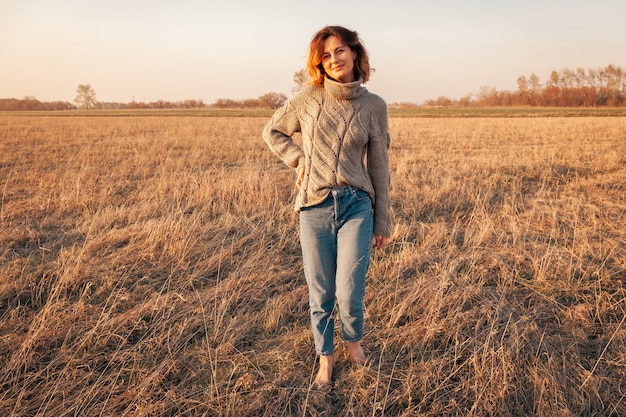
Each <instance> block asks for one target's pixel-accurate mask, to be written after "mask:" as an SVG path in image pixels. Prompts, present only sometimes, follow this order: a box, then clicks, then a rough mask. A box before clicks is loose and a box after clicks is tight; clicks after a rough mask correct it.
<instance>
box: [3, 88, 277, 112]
mask: <svg viewBox="0 0 626 417" xmlns="http://www.w3.org/2000/svg"><path fill="white" fill-rule="evenodd" d="M84 92H86V93H90V91H89V90H87V89H85V90H84ZM79 96H80V94H79ZM79 96H77V98H76V100H75V103H70V102H67V101H54V102H42V101H39V100H37V99H36V98H35V97H24V98H23V99H16V98H4V99H0V111H28V110H77V109H82V110H126V109H206V108H216V109H277V108H279V107H280V106H282V105H283V104H284V103H285V102H286V101H287V96H286V95H285V94H282V93H266V94H264V95H262V96H261V97H259V98H254V99H245V100H231V99H224V98H221V99H218V100H216V101H215V102H214V103H213V104H205V103H204V101H202V100H183V101H167V100H157V101H153V102H143V101H135V100H133V101H131V102H130V103H118V102H103V101H96V100H95V92H93V94H87V95H86V96H80V97H79Z"/></svg>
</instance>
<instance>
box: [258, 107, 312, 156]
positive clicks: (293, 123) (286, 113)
mask: <svg viewBox="0 0 626 417" xmlns="http://www.w3.org/2000/svg"><path fill="white" fill-rule="evenodd" d="M296 132H300V121H299V118H298V114H297V111H296V109H295V108H294V106H293V104H292V102H291V101H289V102H287V103H286V104H285V105H284V106H283V107H281V108H280V109H278V110H276V112H275V113H274V115H273V116H272V118H271V119H270V121H269V122H268V123H267V124H266V125H265V128H264V129H263V140H264V141H265V143H267V145H268V146H269V148H270V150H271V151H272V152H273V153H274V154H276V156H278V157H279V158H280V159H281V160H282V161H283V162H284V163H285V164H286V165H287V166H289V167H292V168H298V167H299V166H300V165H301V164H302V163H303V162H304V152H303V151H302V148H301V147H300V146H299V145H298V144H297V143H295V142H294V140H293V138H292V136H293V134H294V133H296Z"/></svg>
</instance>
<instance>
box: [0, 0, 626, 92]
mask: <svg viewBox="0 0 626 417" xmlns="http://www.w3.org/2000/svg"><path fill="white" fill-rule="evenodd" d="M625 16H626V1H624V0H595V1H589V0H518V1H505V0H499V1H496V0H474V1H471V0H465V1H461V0H428V1H420V0H413V1H411V0H342V1H329V0H315V1H309V2H302V1H298V0H220V1H215V0H203V1H201V0H197V1H196V0H171V1H165V0H0V98H10V97H11V98H22V97H24V96H35V97H36V98H38V99H39V100H42V101H55V100H62V101H70V102H72V101H73V100H74V97H75V96H76V87H77V86H78V84H79V83H80V84H90V85H91V86H92V87H93V88H94V90H95V91H96V96H97V99H98V100H99V101H120V102H130V101H132V100H133V99H134V100H136V101H145V102H150V101H155V100H159V99H163V100H170V101H179V100H185V99H201V100H204V101H205V103H207V104H210V103H212V102H214V101H215V100H216V99H218V98H230V99H235V100H241V99H246V98H257V97H259V96H261V95H263V94H265V93H267V92H280V93H284V94H287V95H290V94H291V89H292V87H293V86H294V82H293V74H294V73H295V72H296V71H297V70H299V69H300V68H302V67H303V66H304V64H305V60H306V54H307V48H308V44H309V41H310V39H311V36H312V35H313V33H314V32H316V31H317V30H318V29H320V28H321V27H322V26H324V25H327V24H338V25H343V26H346V27H348V28H350V29H354V30H357V31H358V32H359V34H360V36H361V38H362V40H363V42H364V44H365V46H366V48H367V49H368V51H369V53H370V63H371V65H372V67H374V68H375V69H376V71H375V72H374V73H373V74H372V77H371V80H370V82H369V83H368V84H367V87H368V89H369V90H370V91H372V92H375V93H377V94H379V95H381V96H382V97H383V98H385V99H386V100H387V101H388V102H390V103H391V102H401V101H408V102H414V103H422V102H423V101H424V100H426V99H431V98H437V97H439V96H446V97H449V98H460V97H462V96H465V95H467V94H469V93H478V92H479V91H480V88H481V87H483V86H490V87H495V88H497V89H498V90H515V89H516V88H517V84H516V80H517V78H518V77H519V76H520V75H526V76H528V75H530V74H531V73H535V74H537V75H538V76H539V77H540V78H541V80H542V82H545V81H546V80H547V79H548V78H549V75H550V71H552V70H557V71H558V70H561V69H563V68H570V69H576V68H577V67H581V68H584V69H590V68H593V69H597V68H599V67H606V66H607V65H609V64H614V65H618V66H621V67H624V66H625V65H626V24H625V23H624V17H625Z"/></svg>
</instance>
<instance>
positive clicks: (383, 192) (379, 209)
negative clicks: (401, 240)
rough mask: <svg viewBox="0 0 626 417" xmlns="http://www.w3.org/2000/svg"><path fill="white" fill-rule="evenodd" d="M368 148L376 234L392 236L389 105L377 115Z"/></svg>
mask: <svg viewBox="0 0 626 417" xmlns="http://www.w3.org/2000/svg"><path fill="white" fill-rule="evenodd" d="M375 114H376V116H377V117H376V119H375V120H374V121H373V122H374V129H373V133H372V135H371V136H370V139H369V143H368V147H367V170H368V174H369V176H370V179H371V181H372V186H373V187H374V193H375V199H374V234H377V235H382V236H386V237H389V236H391V197H390V187H391V178H390V173H389V145H390V142H391V139H390V136H389V121H388V116H387V105H386V103H384V102H382V104H381V109H380V111H377V112H376V113H375Z"/></svg>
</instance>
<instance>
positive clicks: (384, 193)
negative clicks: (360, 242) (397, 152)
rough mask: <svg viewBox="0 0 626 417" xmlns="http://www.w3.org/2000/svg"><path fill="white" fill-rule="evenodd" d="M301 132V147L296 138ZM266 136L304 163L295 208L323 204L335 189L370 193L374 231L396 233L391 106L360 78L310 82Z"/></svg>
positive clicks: (281, 153)
mask: <svg viewBox="0 0 626 417" xmlns="http://www.w3.org/2000/svg"><path fill="white" fill-rule="evenodd" d="M295 132H301V133H302V146H299V145H298V144H297V143H295V142H294V141H293V139H292V136H293V134H294V133H295ZM263 139H264V140H265V142H266V143H267V144H268V146H269V148H270V149H271V150H272V152H274V153H275V154H276V155H277V156H278V157H279V158H280V159H281V160H282V161H283V162H284V163H285V164H287V165H288V166H290V167H292V168H296V171H297V172H300V169H301V168H302V167H304V179H303V180H302V183H301V184H300V188H299V190H298V194H297V197H296V202H295V210H296V212H298V211H300V209H301V208H303V207H309V206H314V205H316V204H319V203H321V202H323V201H324V200H325V199H326V197H328V194H329V193H330V191H331V190H332V189H333V188H337V187H341V186H344V185H350V186H353V187H356V188H360V189H361V190H363V191H366V192H367V193H368V194H369V196H370V199H371V200H372V205H373V208H374V234H377V235H382V236H386V237H389V236H390V235H391V208H390V198H389V188H390V175H389V159H388V148H389V142H390V139H389V130H388V119H387V105H386V103H385V102H384V100H383V99H381V98H380V97H378V96H377V95H375V94H372V93H370V92H369V91H367V89H366V88H365V87H363V86H362V85H361V80H359V81H355V82H352V83H340V82H336V81H334V80H331V79H328V78H327V79H326V80H325V81H324V85H323V86H315V85H310V84H308V85H305V86H304V87H303V88H302V89H301V90H300V91H299V92H298V93H297V94H296V95H294V96H293V97H292V98H291V99H290V100H289V101H288V102H287V103H286V104H285V105H284V106H283V107H282V108H280V109H278V110H277V111H276V112H275V113H274V115H273V116H272V118H271V119H270V121H269V122H268V123H267V125H266V126H265V129H264V130H263Z"/></svg>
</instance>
